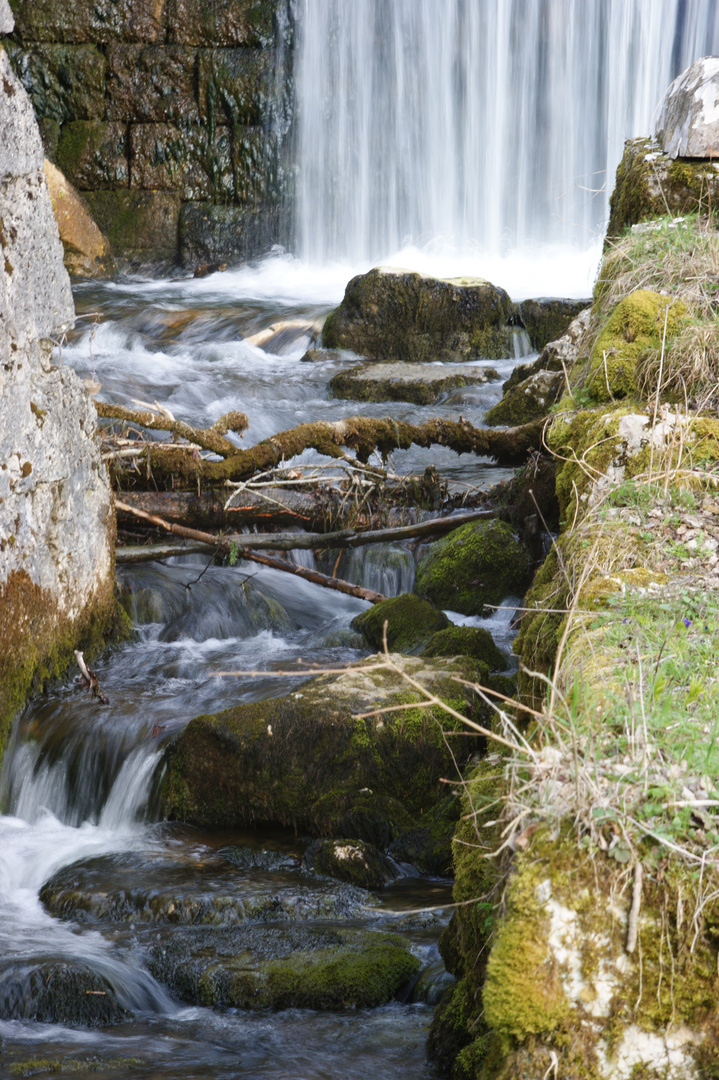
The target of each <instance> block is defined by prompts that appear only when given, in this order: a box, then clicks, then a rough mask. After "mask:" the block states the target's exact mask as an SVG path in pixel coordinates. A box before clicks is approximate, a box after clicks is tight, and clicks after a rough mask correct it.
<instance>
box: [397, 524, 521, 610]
mask: <svg viewBox="0 0 719 1080" xmlns="http://www.w3.org/2000/svg"><path fill="white" fill-rule="evenodd" d="M530 569H531V565H530V557H529V553H528V552H527V550H526V549H525V548H524V547H523V546H522V545H521V544H520V542H519V540H518V539H517V537H516V535H515V534H514V532H513V530H512V528H511V527H510V526H509V525H508V524H507V523H506V522H504V521H479V522H470V523H469V524H467V525H462V526H461V527H460V528H459V529H456V530H455V531H454V532H453V533H451V534H450V535H449V536H446V537H443V538H442V539H441V540H437V541H436V542H435V543H434V544H432V545H431V546H430V548H429V551H428V552H427V554H426V555H425V556H424V558H423V559H422V561H421V562H420V564H419V566H418V567H417V586H416V587H417V593H418V595H419V596H422V597H424V598H425V599H427V600H429V601H431V603H433V604H436V605H437V607H440V608H444V609H449V610H450V611H458V612H460V613H461V614H462V615H481V614H482V611H483V609H484V605H485V604H498V603H499V602H500V601H501V600H502V598H503V597H504V596H507V594H508V593H512V592H521V591H522V590H523V589H524V587H525V586H526V584H527V582H528V579H529V574H530Z"/></svg>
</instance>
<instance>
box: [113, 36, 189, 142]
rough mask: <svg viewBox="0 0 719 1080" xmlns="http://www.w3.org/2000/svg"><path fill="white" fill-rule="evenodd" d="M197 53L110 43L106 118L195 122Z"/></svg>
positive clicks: (165, 46) (143, 121)
mask: <svg viewBox="0 0 719 1080" xmlns="http://www.w3.org/2000/svg"><path fill="white" fill-rule="evenodd" d="M196 65H197V52H196V50H193V49H185V48H182V47H178V46H170V45H124V44H114V45H111V46H110V47H109V49H108V53H107V98H108V103H107V119H108V120H124V121H127V120H132V121H133V122H137V121H139V122H142V123H152V122H157V123H165V124H167V123H169V122H170V121H172V120H182V122H183V125H190V124H198V123H199V121H200V114H199V110H198V107H197V99H196V97H195V78H196V76H195V68H196Z"/></svg>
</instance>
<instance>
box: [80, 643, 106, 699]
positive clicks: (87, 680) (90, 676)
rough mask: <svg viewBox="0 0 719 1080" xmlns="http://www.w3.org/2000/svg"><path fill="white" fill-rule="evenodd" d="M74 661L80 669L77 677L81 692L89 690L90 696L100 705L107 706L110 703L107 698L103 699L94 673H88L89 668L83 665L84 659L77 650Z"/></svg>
mask: <svg viewBox="0 0 719 1080" xmlns="http://www.w3.org/2000/svg"><path fill="white" fill-rule="evenodd" d="M75 660H76V661H77V666H78V667H79V669H80V674H79V675H78V677H77V678H78V682H79V683H80V685H81V686H82V688H83V690H91V691H92V696H93V697H96V698H97V700H98V701H99V702H100V703H101V704H102V705H109V704H110V701H109V699H108V698H106V697H105V695H104V694H103V692H102V690H101V689H100V683H99V681H98V678H97V675H96V674H95V672H94V671H90V669H89V667H88V666H87V664H86V663H85V657H84V656H83V655H82V653H81V652H80V650H79V649H75Z"/></svg>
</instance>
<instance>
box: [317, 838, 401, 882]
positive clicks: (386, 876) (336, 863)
mask: <svg viewBox="0 0 719 1080" xmlns="http://www.w3.org/2000/svg"><path fill="white" fill-rule="evenodd" d="M302 865H303V866H304V867H305V869H307V870H313V871H314V872H315V873H316V874H327V876H328V877H333V878H337V879H338V881H346V882H348V884H350V885H357V886H359V887H360V888H362V889H381V888H382V886H383V885H388V884H389V882H390V881H394V880H395V878H398V877H399V876H400V871H399V870H398V868H397V866H396V865H395V864H394V863H393V862H392V860H391V859H388V858H387V856H386V855H383V854H382V852H381V851H378V850H377V848H376V847H374V846H373V845H372V844H366V843H364V842H363V841H362V840H314V841H313V842H312V843H311V844H310V846H309V847H308V848H307V851H306V852H305V857H304V859H303V860H302Z"/></svg>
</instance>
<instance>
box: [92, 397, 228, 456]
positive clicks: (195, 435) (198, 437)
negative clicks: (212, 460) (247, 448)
mask: <svg viewBox="0 0 719 1080" xmlns="http://www.w3.org/2000/svg"><path fill="white" fill-rule="evenodd" d="M95 408H96V409H97V415H98V416H102V417H105V418H106V419H111V420H122V421H124V422H125V423H128V424H135V425H136V426H137V427H144V428H150V429H151V430H153V431H171V432H172V434H173V435H178V436H179V437H180V438H182V439H188V440H189V441H190V442H192V443H196V444H197V446H201V447H202V448H203V450H210V451H212V453H213V454H219V455H220V456H221V457H228V456H232V455H233V454H236V453H237V449H238V448H237V447H236V446H235V444H234V443H231V442H230V440H229V439H225V438H224V436H225V435H226V434H227V432H228V431H234V432H236V434H238V435H239V434H241V432H243V431H244V430H245V428H246V427H247V425H248V424H249V420H248V419H247V416H246V415H245V413H242V412H229V413H225V414H224V416H221V417H220V419H219V420H217V421H216V422H215V423H214V424H213V425H212V427H210V428H196V427H192V425H191V424H185V423H184V421H182V420H175V419H174V418H172V417H170V416H164V415H163V414H162V413H159V412H157V413H155V412H151V411H150V410H149V409H128V408H127V407H126V406H125V405H111V404H109V403H108V402H107V401H95Z"/></svg>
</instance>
